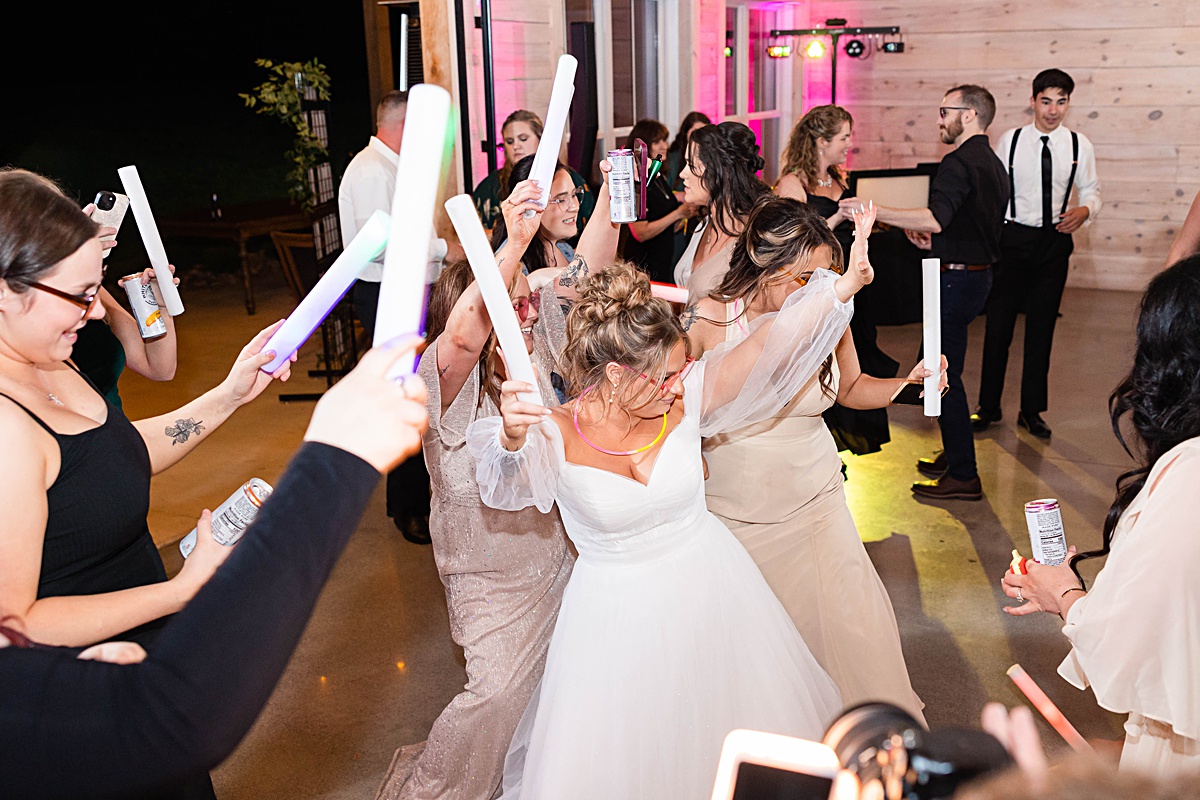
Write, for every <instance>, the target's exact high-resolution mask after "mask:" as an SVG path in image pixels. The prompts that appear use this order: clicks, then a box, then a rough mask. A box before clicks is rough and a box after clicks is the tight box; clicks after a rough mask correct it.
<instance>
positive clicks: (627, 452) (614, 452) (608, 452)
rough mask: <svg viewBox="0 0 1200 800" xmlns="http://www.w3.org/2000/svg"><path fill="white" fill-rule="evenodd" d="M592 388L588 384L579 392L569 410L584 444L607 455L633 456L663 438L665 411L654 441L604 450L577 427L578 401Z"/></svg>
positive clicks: (592, 387) (576, 430) (665, 428)
mask: <svg viewBox="0 0 1200 800" xmlns="http://www.w3.org/2000/svg"><path fill="white" fill-rule="evenodd" d="M594 388H596V387H594V386H589V387H588V388H586V389H584V390H583V394H581V395H579V397H577V398H575V405H574V407H573V409H572V411H571V419H572V420H573V421H574V423H575V432H576V433H578V434H579V438H580V439H583V441H584V444H586V445H587V446H588V447H590V448H592V449H593V450H599V451H600V452H601V453H604V454H605V455H609V456H633V455H637V454H638V453H644V452H646V451H647V450H649V449H650V448H651V447H654V445H656V444H658V443H659V441H660V440H661V439H662V438H663V434H665V433H666V432H667V412H665V411H664V412H663V423H662V430H660V431H659V432H658V436H656V437H654V441H653V442H651V443H650V444H648V445H646V446H645V447H639V448H638V449H637V450H624V451H621V450H605V449H604V448H603V447H601V446H599V445H598V444H596V443H595V442H593V441H592V440H591V439H589V438H587V436H585V435H584V433H583V430H581V429H580V427H579V401H580V400H582V399H583V397H584V395H586V394H587V393H588V392H590V391H591V390H592V389H594Z"/></svg>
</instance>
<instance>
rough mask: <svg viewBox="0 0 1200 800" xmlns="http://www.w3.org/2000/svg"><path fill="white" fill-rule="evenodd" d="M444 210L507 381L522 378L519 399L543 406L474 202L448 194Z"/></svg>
mask: <svg viewBox="0 0 1200 800" xmlns="http://www.w3.org/2000/svg"><path fill="white" fill-rule="evenodd" d="M446 213H447V214H449V215H450V221H451V222H453V223H454V230H456V231H458V240H459V242H460V243H461V244H462V248H463V251H464V252H465V253H466V254H467V261H469V262H470V264H471V272H473V273H475V282H476V283H477V284H478V285H479V293H480V294H481V295H483V304H484V305H485V306H487V312H488V316H489V317H491V318H492V329H493V330H495V331H496V340H497V342H498V343H499V344H500V349H501V350H503V351H504V361H505V364H506V365H507V367H508V377H509V380H514V381H524V382H525V383H528V384H529V385H530V386H532V387H534V388H533V391H532V392H522V393H521V394H520V396H519V399H520V400H521V401H523V402H526V403H537V404H538V405H540V406H544V405H545V402H544V401H543V400H542V393H541V392H540V391H538V388H537V385H538V383H537V375H536V374H535V373H534V371H533V362H532V361H530V360H529V353H528V352H527V351H526V349H525V337H524V336H523V335H522V334H521V324H520V323H519V322H518V321H517V312H516V311H514V310H513V307H512V298H511V297H509V294H508V289H507V288H505V286H504V281H503V280H501V278H500V269H499V266H498V265H497V264H496V259H495V256H493V255H492V248H491V247H490V246H489V245H488V240H487V234H486V233H484V231H483V224H482V223H481V222H480V221H479V214H477V213H476V211H475V203H474V201H473V200H471V196H470V195H469V194H460V195H458V196H457V197H451V198H450V199H449V200H447V201H446Z"/></svg>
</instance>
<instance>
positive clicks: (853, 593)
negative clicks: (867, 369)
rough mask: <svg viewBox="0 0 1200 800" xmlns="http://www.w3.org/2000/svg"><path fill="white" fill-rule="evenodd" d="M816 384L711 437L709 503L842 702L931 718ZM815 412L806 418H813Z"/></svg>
mask: <svg viewBox="0 0 1200 800" xmlns="http://www.w3.org/2000/svg"><path fill="white" fill-rule="evenodd" d="M827 404H828V401H825V402H821V397H820V387H819V386H818V385H817V384H816V382H815V381H814V382H813V383H812V384H810V386H809V387H807V389H806V390H805V391H804V392H802V393H801V394H800V395H798V396H797V398H796V399H794V400H793V401H792V403H791V404H790V405H789V406H788V408H787V409H785V411H784V414H785V415H786V414H791V416H780V417H778V418H776V419H772V420H767V421H766V422H763V423H759V424H758V425H755V426H751V427H749V428H745V429H743V430H741V431H736V432H734V433H730V434H722V435H721V436H717V437H713V438H710V439H707V440H705V445H704V456H705V459H706V460H707V461H708V468H709V476H710V477H709V479H708V481H707V482H706V485H705V490H706V493H707V501H708V506H709V508H710V509H712V511H713V513H714V514H716V515H717V517H718V518H719V519H721V521H722V522H724V523H725V525H726V526H727V527H728V528H729V529H730V530H731V531H732V532H733V535H734V536H736V537H737V539H738V541H739V542H741V544H742V545H743V546H744V547H745V549H746V550H747V552H748V553H749V554H750V556H751V558H753V560H754V562H755V563H756V564H757V565H758V567H759V569H761V570H762V574H763V577H764V578H766V581H767V583H768V584H769V585H770V586H771V588H772V589H773V590H774V592H775V594H776V596H777V597H778V598H779V600H780V602H781V603H782V604H783V607H784V608H785V609H787V612H788V614H789V615H791V619H792V621H793V622H794V623H795V625H796V628H797V629H798V630H799V631H800V634H801V635H802V636H803V637H804V641H805V642H806V643H807V644H808V646H809V648H810V649H811V650H812V653H813V655H814V656H816V659H817V661H818V662H819V663H820V664H821V666H822V667H824V668H825V670H826V671H828V672H829V674H830V676H832V678H833V680H834V683H836V684H837V686H838V689H839V690H840V691H841V694H842V700H843V702H844V703H845V704H846V705H847V706H850V705H854V704H857V703H861V702H865V701H868V700H883V701H886V702H889V703H894V704H895V705H898V706H900V707H901V708H903V709H905V710H906V711H908V712H909V713H911V714H913V715H915V716H916V717H917V718H918V719H920V720H922V721H924V717H923V716H922V713H921V708H922V705H923V704H922V703H921V701H920V699H918V697H917V695H916V693H915V692H913V689H912V684H911V683H910V681H909V676H908V669H907V667H906V666H905V663H904V654H903V652H902V650H901V647H900V633H899V630H898V629H897V627H896V616H895V613H894V612H893V610H892V603H891V600H890V598H889V597H888V594H887V589H886V588H884V585H883V581H881V580H880V579H879V575H878V573H877V572H876V571H875V566H874V565H873V564H872V563H871V559H870V558H869V557H868V556H867V551H866V549H865V548H864V547H863V543H862V540H861V539H860V538H859V535H858V528H857V527H856V526H855V524H854V518H853V517H852V516H851V515H850V509H849V508H848V507H847V505H846V495H845V492H844V490H843V488H842V475H841V471H840V466H841V464H840V461H839V460H838V455H837V450H836V448H835V446H834V443H833V439H832V437H831V435H830V433H829V431H828V430H827V429H826V428H825V425H824V423H823V422H822V420H821V417H820V416H819V414H820V413H821V408H822V407H823V406H825V405H827ZM806 411H807V412H808V414H810V415H805V412H806Z"/></svg>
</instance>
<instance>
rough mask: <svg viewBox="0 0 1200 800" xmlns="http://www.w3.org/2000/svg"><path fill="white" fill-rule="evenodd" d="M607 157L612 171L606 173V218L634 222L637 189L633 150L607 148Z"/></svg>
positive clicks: (635, 219)
mask: <svg viewBox="0 0 1200 800" xmlns="http://www.w3.org/2000/svg"><path fill="white" fill-rule="evenodd" d="M607 157H608V162H609V163H610V164H612V171H611V172H609V173H608V203H609V217H608V218H609V220H611V221H612V222H636V221H637V218H638V217H637V189H636V187H635V186H634V180H633V177H634V162H633V151H632V150H629V149H624V150H609V151H608V156H607Z"/></svg>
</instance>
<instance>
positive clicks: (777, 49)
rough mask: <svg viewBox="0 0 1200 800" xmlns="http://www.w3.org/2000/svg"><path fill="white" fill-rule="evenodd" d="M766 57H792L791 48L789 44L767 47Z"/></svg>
mask: <svg viewBox="0 0 1200 800" xmlns="http://www.w3.org/2000/svg"><path fill="white" fill-rule="evenodd" d="M767 55H768V56H769V57H770V58H790V57H791V55H792V46H791V45H790V44H770V45H767Z"/></svg>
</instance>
